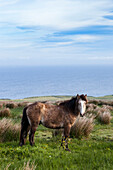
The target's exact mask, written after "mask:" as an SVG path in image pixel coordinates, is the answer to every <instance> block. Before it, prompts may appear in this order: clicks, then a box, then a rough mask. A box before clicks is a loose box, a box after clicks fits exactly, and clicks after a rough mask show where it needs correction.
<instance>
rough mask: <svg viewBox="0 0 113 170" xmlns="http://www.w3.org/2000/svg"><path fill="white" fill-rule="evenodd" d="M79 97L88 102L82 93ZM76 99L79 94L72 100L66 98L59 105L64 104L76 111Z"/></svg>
mask: <svg viewBox="0 0 113 170" xmlns="http://www.w3.org/2000/svg"><path fill="white" fill-rule="evenodd" d="M79 98H80V99H82V100H84V101H86V102H87V99H86V97H85V96H84V95H83V94H82V95H80V96H79ZM76 100H77V96H76V97H72V98H71V99H70V100H65V101H63V102H61V103H59V106H64V107H65V108H66V109H69V110H70V111H72V112H74V111H75V107H76V104H75V103H76Z"/></svg>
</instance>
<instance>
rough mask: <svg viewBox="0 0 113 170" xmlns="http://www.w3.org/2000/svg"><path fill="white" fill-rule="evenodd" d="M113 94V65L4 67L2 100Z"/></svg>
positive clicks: (0, 74) (0, 70) (0, 83)
mask: <svg viewBox="0 0 113 170" xmlns="http://www.w3.org/2000/svg"><path fill="white" fill-rule="evenodd" d="M76 94H87V95H88V96H95V97H98V96H105V95H112V94H113V66H34V67H33V66H32V67H31V66H18V67H0V99H23V98H27V97H36V96H56V95H69V96H70V95H71V96H75V95H76Z"/></svg>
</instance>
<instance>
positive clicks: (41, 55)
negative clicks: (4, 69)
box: [0, 0, 113, 64]
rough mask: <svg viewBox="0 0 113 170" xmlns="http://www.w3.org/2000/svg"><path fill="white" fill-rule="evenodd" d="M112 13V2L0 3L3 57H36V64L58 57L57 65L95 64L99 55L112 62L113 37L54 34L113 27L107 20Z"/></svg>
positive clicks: (4, 0)
mask: <svg viewBox="0 0 113 170" xmlns="http://www.w3.org/2000/svg"><path fill="white" fill-rule="evenodd" d="M111 11H113V1H112V0H95V1H94V0H85V1H83V0H76V1H75V0H32V1H31V0H24V1H23V0H0V47H1V54H0V57H1V58H2V57H6V59H7V57H8V56H10V57H12V58H13V59H14V58H15V60H16V58H20V60H21V59H25V58H26V59H30V58H33V61H32V62H34V64H35V63H37V62H38V63H43V61H45V62H46V63H49V59H50V58H53V60H54V58H55V62H56V63H57V62H58V63H60V62H61V61H59V58H62V59H63V58H66V59H68V60H67V63H68V62H72V64H73V63H74V62H73V61H76V60H77V61H78V60H80V61H82V60H83V61H85V60H86V61H87V60H89V58H92V60H93V61H94V60H95V61H96V60H98V57H97V56H99V58H100V60H103V59H104V58H105V59H106V56H108V57H107V61H108V60H111V54H112V53H113V50H112V46H113V36H112V35H110V36H108V35H101V34H99V33H98V35H97V34H96V33H95V34H88V32H86V33H85V32H84V34H83V33H82V34H81V33H80V32H78V33H77V34H76V35H71V34H64V35H63V36H62V35H59V36H57V35H56V34H54V33H56V32H63V31H68V32H69V31H70V30H79V29H84V28H85V27H89V26H90V29H91V28H92V27H93V26H101V27H102V26H104V25H105V26H113V20H109V19H107V18H105V17H104V16H112V15H113V13H111ZM110 29H111V28H110ZM110 31H111V30H110ZM5 49H8V50H9V51H10V52H9V51H8V50H5ZM7 51H8V52H7ZM92 54H93V55H92ZM103 54H104V56H103ZM102 56H103V57H104V58H103V59H102ZM109 57H110V58H109ZM70 58H71V60H70ZM41 59H42V60H43V61H40V60H41ZM57 59H58V61H57ZM4 61H5V59H4ZM52 63H53V61H52ZM61 63H63V62H61Z"/></svg>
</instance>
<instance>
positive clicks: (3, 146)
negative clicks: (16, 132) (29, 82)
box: [0, 99, 113, 170]
mask: <svg viewBox="0 0 113 170" xmlns="http://www.w3.org/2000/svg"><path fill="white" fill-rule="evenodd" d="M30 100H31V99H30ZM33 100H35V99H33ZM19 102H20V101H19ZM99 107H100V106H99ZM100 108H102V107H100ZM10 110H11V117H10V118H11V119H12V120H13V122H16V123H19V124H20V122H21V114H22V110H23V106H22V107H17V108H12V109H10ZM110 113H111V115H112V116H113V111H112V110H111V111H110ZM8 120H10V119H8ZM94 124H95V125H94V128H93V130H92V132H91V134H90V136H89V137H88V138H87V137H82V138H81V139H76V138H70V140H69V149H70V150H71V153H70V152H67V151H65V150H63V149H62V148H61V147H60V144H61V137H60V136H57V137H52V130H50V129H47V128H45V127H43V126H42V125H40V126H39V127H38V129H37V131H36V134H35V146H33V147H31V146H30V145H29V142H28V140H27V142H26V145H25V146H23V147H20V146H19V145H18V144H19V138H18V139H17V141H14V140H13V139H12V140H11V141H7V142H4V143H3V142H2V143H0V170H6V169H7V170H13V169H15V170H23V169H26V170H29V169H31V170H32V169H33V170H34V169H36V170H45V169H46V170H53V169H54V170H57V169H59V170H68V169H69V170H75V169H76V170H87V169H88V170H93V169H96V170H106V169H107V170H111V169H113V119H112V120H111V122H110V124H108V125H105V124H101V123H100V122H99V121H98V120H97V119H94Z"/></svg>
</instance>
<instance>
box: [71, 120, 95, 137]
mask: <svg viewBox="0 0 113 170" xmlns="http://www.w3.org/2000/svg"><path fill="white" fill-rule="evenodd" d="M93 126H94V124H93V118H86V117H78V118H77V119H76V121H75V123H74V125H73V127H72V128H71V132H70V136H73V137H76V138H81V137H82V136H85V137H88V136H89V134H90V133H91V131H92V130H93Z"/></svg>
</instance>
